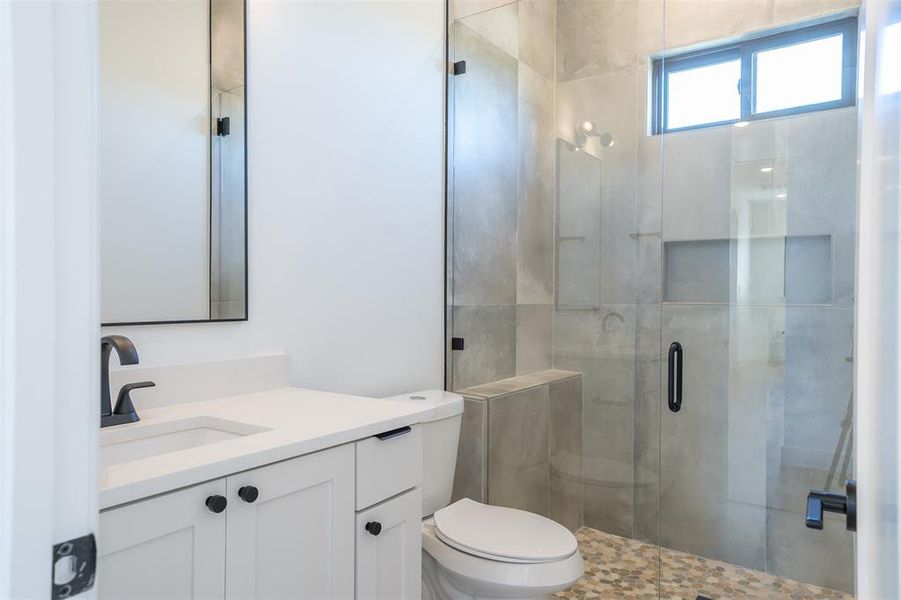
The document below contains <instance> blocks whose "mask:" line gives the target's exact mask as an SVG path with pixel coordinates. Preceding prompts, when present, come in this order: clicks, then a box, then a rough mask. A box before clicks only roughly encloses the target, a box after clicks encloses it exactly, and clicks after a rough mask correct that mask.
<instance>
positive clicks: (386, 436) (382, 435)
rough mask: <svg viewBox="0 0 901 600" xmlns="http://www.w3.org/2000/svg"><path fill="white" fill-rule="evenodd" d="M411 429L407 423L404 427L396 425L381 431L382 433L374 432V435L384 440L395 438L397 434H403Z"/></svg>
mask: <svg viewBox="0 0 901 600" xmlns="http://www.w3.org/2000/svg"><path fill="white" fill-rule="evenodd" d="M411 431H413V428H412V427H410V426H409V425H407V426H406V427H398V428H397V429H392V430H391V431H383V432H382V433H377V434H375V437H377V438H379V439H380V440H381V441H383V442H384V441H385V440H390V439H391V438H396V437H398V436H401V435H404V434H405V433H410V432H411Z"/></svg>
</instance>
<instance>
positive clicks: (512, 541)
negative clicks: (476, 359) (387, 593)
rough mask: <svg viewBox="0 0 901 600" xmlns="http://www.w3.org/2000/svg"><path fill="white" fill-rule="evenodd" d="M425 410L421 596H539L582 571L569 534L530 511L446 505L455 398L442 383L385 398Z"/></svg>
mask: <svg viewBox="0 0 901 600" xmlns="http://www.w3.org/2000/svg"><path fill="white" fill-rule="evenodd" d="M389 399H390V400H398V401H403V402H417V403H422V404H423V405H428V406H429V407H431V408H432V409H433V411H432V414H431V415H430V417H429V418H428V420H426V421H425V422H424V423H423V424H422V439H423V459H422V475H423V480H422V517H423V520H422V597H423V598H424V599H426V600H431V599H436V600H462V599H464V598H468V599H479V598H518V599H522V600H525V599H528V598H543V597H545V596H547V595H549V594H553V593H554V592H558V591H560V590H563V589H566V588H568V587H569V586H570V585H572V584H573V583H575V582H576V580H578V579H579V577H581V576H582V572H583V565H582V555H581V554H580V553H579V549H578V546H577V544H576V538H575V536H573V534H572V533H571V532H570V531H569V530H568V529H566V528H565V527H563V526H562V525H560V524H559V523H556V522H555V521H552V520H550V519H548V518H545V517H542V516H540V515H536V514H533V513H530V512H526V511H522V510H516V509H513V508H504V507H500V506H489V505H486V504H481V503H479V502H474V501H472V500H469V499H465V498H464V499H463V500H459V501H457V502H455V503H453V504H451V505H450V506H448V503H449V502H450V499H451V492H452V489H453V483H454V470H455V467H456V462H457V444H458V442H459V439H460V424H461V422H462V417H463V398H462V397H461V396H459V395H458V394H453V393H450V392H445V391H442V390H429V391H424V392H412V393H409V394H402V395H400V396H394V397H392V398H389Z"/></svg>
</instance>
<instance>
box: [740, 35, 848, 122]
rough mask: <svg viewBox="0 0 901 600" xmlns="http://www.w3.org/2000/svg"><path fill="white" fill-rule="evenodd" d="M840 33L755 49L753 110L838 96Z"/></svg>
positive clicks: (840, 90) (840, 81) (790, 106)
mask: <svg viewBox="0 0 901 600" xmlns="http://www.w3.org/2000/svg"><path fill="white" fill-rule="evenodd" d="M843 37H844V36H843V35H842V34H837V35H834V36H831V37H827V38H823V39H819V40H814V41H812V42H803V43H800V44H795V45H793V46H784V47H782V48H774V49H773V50H765V51H762V52H758V53H756V55H755V57H756V60H757V102H756V107H755V112H758V113H763V112H770V111H772V110H780V109H784V108H794V107H796V106H806V105H808V104H819V103H820V102H831V101H834V100H841V98H842V43H843V39H842V38H843Z"/></svg>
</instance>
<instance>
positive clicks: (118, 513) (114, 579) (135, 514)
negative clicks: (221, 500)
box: [99, 479, 226, 600]
mask: <svg viewBox="0 0 901 600" xmlns="http://www.w3.org/2000/svg"><path fill="white" fill-rule="evenodd" d="M215 495H219V496H225V480H224V479H220V480H217V481H211V482H209V483H205V484H201V485H198V486H194V487H190V488H186V489H183V490H180V491H177V492H171V493H168V494H163V495H161V496H157V497H155V498H150V499H149V500H142V501H140V502H135V503H134V504H128V505H125V506H122V507H120V508H113V509H111V510H107V511H104V512H102V513H100V540H99V544H100V566H99V597H100V598H110V599H115V600H120V599H124V598H148V599H149V598H167V599H182V598H220V599H221V598H223V597H224V595H225V585H224V584H225V518H226V517H225V515H226V513H225V512H222V513H218V514H217V513H214V512H212V511H211V510H210V509H208V508H207V506H206V499H207V498H208V497H210V496H215Z"/></svg>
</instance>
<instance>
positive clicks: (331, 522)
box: [225, 445, 354, 600]
mask: <svg viewBox="0 0 901 600" xmlns="http://www.w3.org/2000/svg"><path fill="white" fill-rule="evenodd" d="M245 486H253V487H254V488H256V491H257V493H258V494H259V495H258V497H257V498H256V499H255V500H253V501H252V502H248V501H246V500H244V499H242V498H241V497H240V495H239V491H240V490H241V488H243V487H245ZM226 487H227V488H228V502H229V507H228V548H227V551H226V557H227V558H226V576H225V595H226V597H227V598H229V599H231V600H237V599H239V598H240V599H244V598H259V599H260V600H263V599H266V600H277V599H279V598H315V599H324V598H351V597H353V585H354V584H353V555H354V532H353V527H354V449H353V445H347V446H340V447H338V448H332V449H331V450H325V451H323V452H318V453H316V454H311V455H308V456H302V457H300V458H294V459H291V460H286V461H284V462H280V463H276V464H273V465H269V466H266V467H261V468H259V469H254V470H253V471H247V472H245V473H240V474H238V475H233V476H231V477H229V478H228V479H227V484H226ZM245 495H246V494H245Z"/></svg>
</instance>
